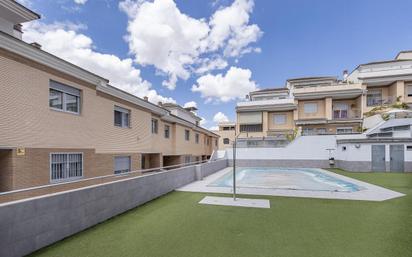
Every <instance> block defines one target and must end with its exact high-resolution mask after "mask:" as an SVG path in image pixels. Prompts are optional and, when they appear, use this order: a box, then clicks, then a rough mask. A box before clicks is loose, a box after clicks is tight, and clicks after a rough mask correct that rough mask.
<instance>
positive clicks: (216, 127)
mask: <svg viewBox="0 0 412 257" xmlns="http://www.w3.org/2000/svg"><path fill="white" fill-rule="evenodd" d="M209 130H211V131H218V130H219V127H218V126H212V127H210V128H209Z"/></svg>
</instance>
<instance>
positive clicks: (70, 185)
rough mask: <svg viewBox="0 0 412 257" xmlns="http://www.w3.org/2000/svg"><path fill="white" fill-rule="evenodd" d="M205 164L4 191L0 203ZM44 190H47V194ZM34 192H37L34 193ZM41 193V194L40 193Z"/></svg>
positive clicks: (163, 167)
mask: <svg viewBox="0 0 412 257" xmlns="http://www.w3.org/2000/svg"><path fill="white" fill-rule="evenodd" d="M206 162H213V161H210V160H209V159H206V160H200V161H195V162H189V163H180V164H176V165H169V166H161V167H160V166H159V167H155V168H149V169H140V170H134V171H129V172H126V173H120V174H110V175H104V176H98V177H91V178H81V179H77V180H71V181H65V182H59V183H53V184H46V185H41V186H35V187H28V188H22V189H16V190H11V191H6V192H0V203H1V202H8V201H7V200H4V199H3V198H5V197H7V196H11V195H15V194H16V195H17V194H22V193H23V194H24V193H27V194H26V195H27V196H25V197H18V196H17V197H11V199H12V200H19V199H25V198H29V197H34V196H41V195H45V194H50V193H57V192H63V191H67V190H72V189H78V188H82V187H87V186H94V185H99V184H103V183H107V182H112V181H118V180H123V179H129V178H132V177H138V176H142V175H146V174H151V173H156V172H165V171H167V170H172V169H177V168H182V167H189V166H195V165H199V164H202V163H206ZM45 190H48V191H47V193H44V192H46V191H45ZM35 191H38V193H36V192H35ZM42 192H43V193H42Z"/></svg>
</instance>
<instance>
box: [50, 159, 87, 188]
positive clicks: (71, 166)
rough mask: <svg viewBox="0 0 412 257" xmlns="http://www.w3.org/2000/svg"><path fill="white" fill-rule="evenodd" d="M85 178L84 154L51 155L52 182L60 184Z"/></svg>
mask: <svg viewBox="0 0 412 257" xmlns="http://www.w3.org/2000/svg"><path fill="white" fill-rule="evenodd" d="M82 176H83V154H82V153H51V154H50V180H51V181H52V182H59V181H65V180H72V179H78V178H81V177H82Z"/></svg>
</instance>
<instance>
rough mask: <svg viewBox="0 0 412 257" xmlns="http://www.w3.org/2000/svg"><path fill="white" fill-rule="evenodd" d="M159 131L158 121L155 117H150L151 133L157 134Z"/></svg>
mask: <svg viewBox="0 0 412 257" xmlns="http://www.w3.org/2000/svg"><path fill="white" fill-rule="evenodd" d="M158 131H159V121H158V120H156V119H152V134H157V132H158Z"/></svg>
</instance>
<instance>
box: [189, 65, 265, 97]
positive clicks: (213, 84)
mask: <svg viewBox="0 0 412 257" xmlns="http://www.w3.org/2000/svg"><path fill="white" fill-rule="evenodd" d="M251 76H252V72H251V71H250V70H249V69H242V68H237V67H230V69H229V70H228V71H227V73H226V74H225V75H223V74H217V75H212V74H207V75H204V76H201V77H200V78H198V79H197V81H196V82H197V84H195V85H193V86H192V91H193V92H200V94H201V96H202V97H203V98H206V101H212V100H220V101H222V102H228V101H231V100H235V99H237V98H243V97H244V96H245V95H246V94H248V93H249V92H250V91H254V90H256V89H257V86H256V83H255V82H254V81H253V80H251Z"/></svg>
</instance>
